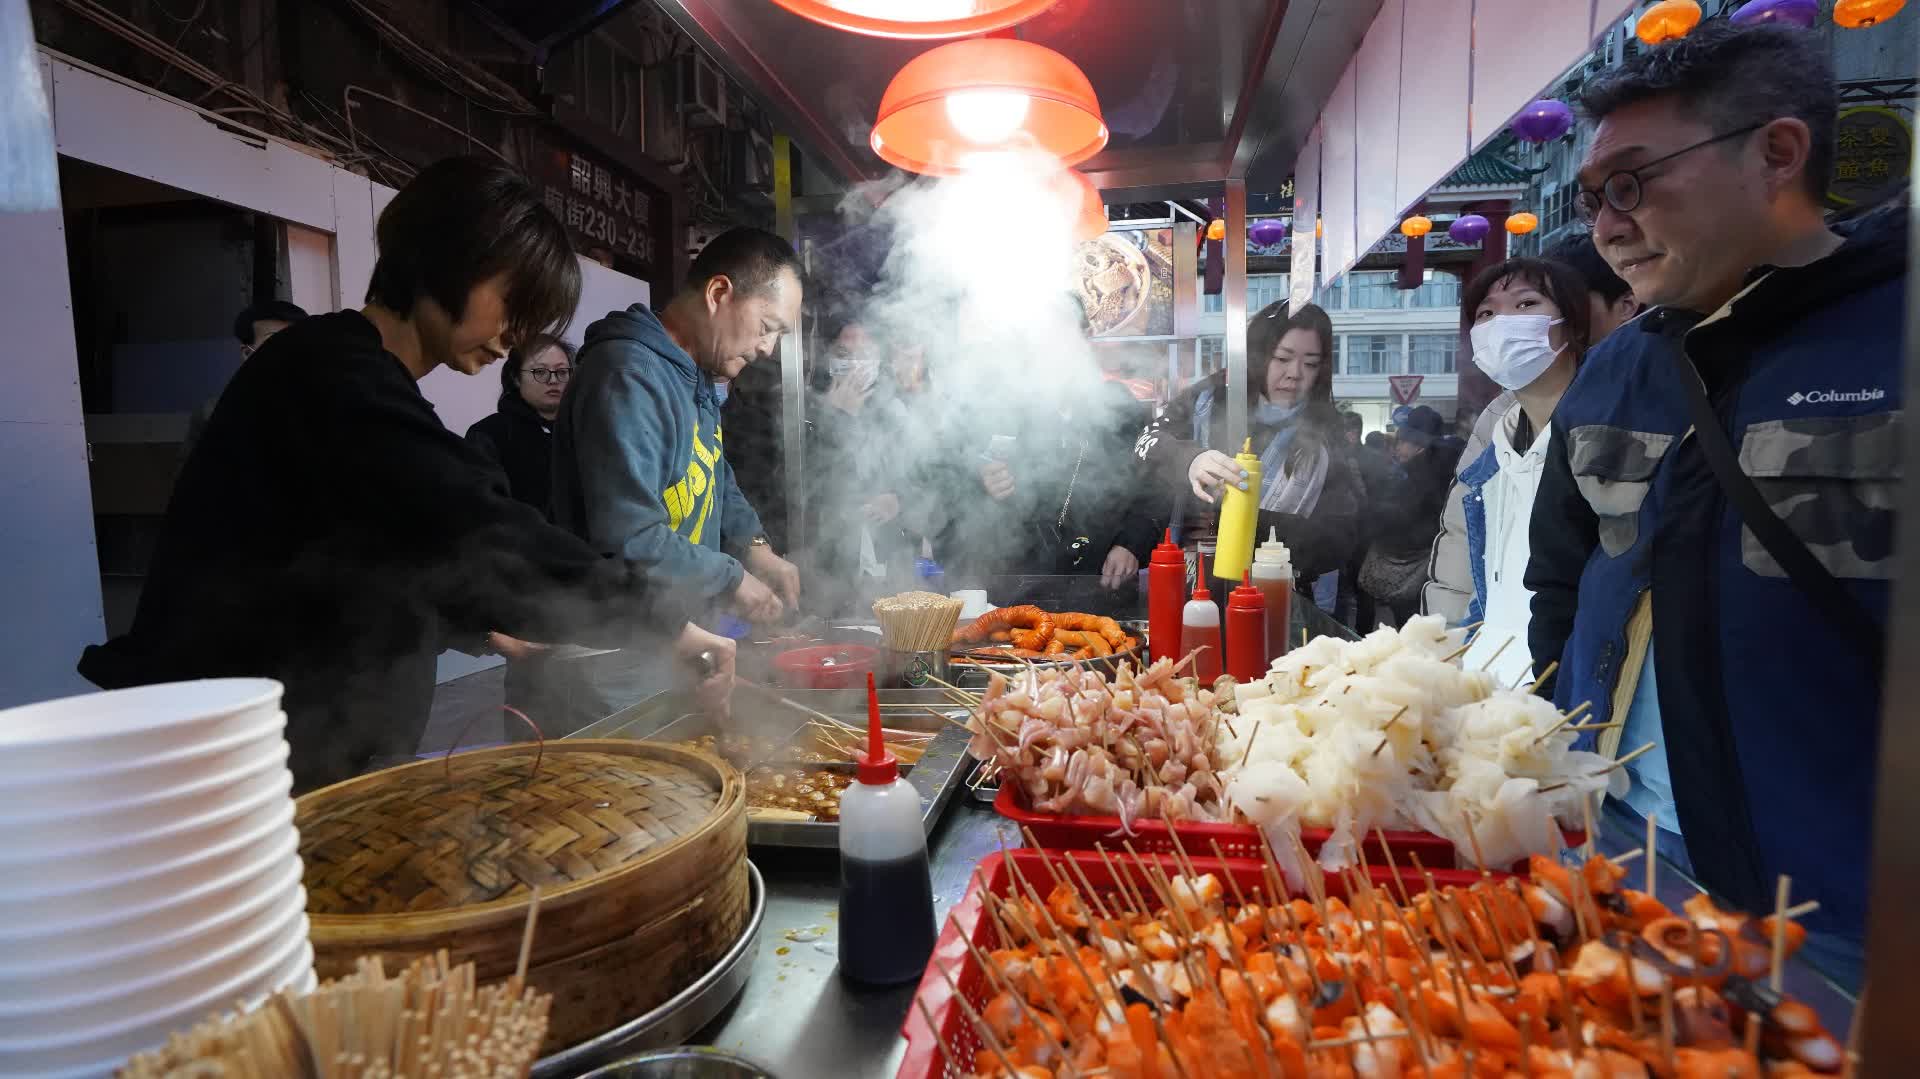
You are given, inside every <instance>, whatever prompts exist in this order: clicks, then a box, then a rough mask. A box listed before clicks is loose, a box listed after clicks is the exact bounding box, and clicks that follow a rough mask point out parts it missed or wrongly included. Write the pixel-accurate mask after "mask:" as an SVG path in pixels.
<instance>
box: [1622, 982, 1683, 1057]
mask: <svg viewBox="0 0 1920 1079" xmlns="http://www.w3.org/2000/svg"><path fill="white" fill-rule="evenodd" d="M1629 974H1631V971H1629ZM1660 1056H1661V1058H1662V1059H1664V1060H1665V1061H1666V1062H1667V1070H1668V1071H1670V1072H1671V1071H1678V1070H1679V1066H1678V1065H1677V1064H1675V1063H1674V1059H1673V979H1672V978H1667V979H1664V980H1663V981H1662V982H1661V983H1660Z"/></svg>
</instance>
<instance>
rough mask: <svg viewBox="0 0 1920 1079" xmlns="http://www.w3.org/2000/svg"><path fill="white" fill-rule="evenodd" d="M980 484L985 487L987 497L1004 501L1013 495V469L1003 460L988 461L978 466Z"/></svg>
mask: <svg viewBox="0 0 1920 1079" xmlns="http://www.w3.org/2000/svg"><path fill="white" fill-rule="evenodd" d="M980 486H982V487H985V488H986V489H987V497H988V498H991V499H993V500H994V501H995V502H1004V501H1006V500H1007V499H1009V498H1011V497H1013V470H1012V469H1010V468H1008V467H1007V463H1006V462H1005V461H989V462H988V463H986V464H984V465H981V466H980Z"/></svg>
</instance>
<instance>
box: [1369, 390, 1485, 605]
mask: <svg viewBox="0 0 1920 1079" xmlns="http://www.w3.org/2000/svg"><path fill="white" fill-rule="evenodd" d="M1446 426H1447V424H1446V421H1445V420H1443V419H1441V418H1440V414H1439V413H1438V412H1435V411H1434V410H1433V409H1431V408H1428V407H1427V406H1426V405H1420V406H1418V407H1416V408H1414V410H1413V413H1412V415H1410V416H1408V417H1407V422H1405V423H1403V424H1401V425H1400V429H1399V430H1398V431H1397V432H1395V434H1394V443H1393V459H1394V462H1395V463H1396V464H1397V465H1398V466H1399V468H1398V470H1397V471H1396V472H1395V473H1394V474H1393V478H1392V479H1391V480H1390V481H1388V482H1386V483H1384V484H1382V485H1380V489H1378V490H1370V491H1369V492H1368V496H1369V501H1368V506H1367V510H1368V517H1369V519H1370V523H1371V526H1372V527H1371V528H1370V530H1369V532H1370V535H1371V536H1372V539H1373V546H1372V548H1371V549H1370V550H1368V552H1367V558H1366V561H1365V562H1364V563H1362V564H1361V567H1360V587H1361V589H1362V590H1363V591H1365V592H1366V593H1367V594H1368V595H1370V596H1372V597H1373V599H1374V602H1376V603H1380V604H1385V605H1386V606H1387V607H1388V608H1389V609H1390V610H1391V611H1392V612H1393V618H1394V624H1395V625H1406V623H1407V619H1409V618H1412V617H1413V616H1414V615H1415V614H1416V613H1418V612H1419V610H1420V591H1421V589H1422V588H1423V587H1425V586H1426V583H1427V579H1428V577H1427V563H1428V555H1429V554H1430V553H1431V552H1432V549H1433V538H1434V537H1435V536H1437V535H1439V533H1440V515H1441V513H1442V512H1443V511H1444V510H1445V509H1446V504H1447V491H1448V490H1449V489H1451V488H1452V486H1453V473H1454V469H1455V467H1456V466H1458V465H1459V463H1460V452H1461V450H1463V449H1464V448H1465V443H1463V442H1461V441H1460V440H1459V439H1456V438H1449V437H1447V435H1446Z"/></svg>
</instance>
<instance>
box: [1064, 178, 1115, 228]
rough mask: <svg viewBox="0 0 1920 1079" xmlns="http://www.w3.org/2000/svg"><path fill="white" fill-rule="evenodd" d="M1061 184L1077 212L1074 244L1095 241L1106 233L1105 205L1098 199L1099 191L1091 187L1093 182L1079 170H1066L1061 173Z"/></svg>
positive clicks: (1074, 225) (1074, 226)
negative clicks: (1076, 207) (1076, 206)
mask: <svg viewBox="0 0 1920 1079" xmlns="http://www.w3.org/2000/svg"><path fill="white" fill-rule="evenodd" d="M1061 184H1062V186H1063V187H1064V188H1065V190H1066V192H1067V197H1068V198H1071V199H1073V200H1075V202H1076V204H1077V205H1078V206H1079V212H1078V214H1077V215H1076V216H1075V217H1074V219H1073V239H1074V242H1075V243H1086V242H1087V241H1088V240H1097V239H1099V238H1100V236H1101V235H1102V234H1104V233H1105V232H1106V231H1107V204H1106V203H1105V202H1102V201H1101V199H1100V189H1099V188H1097V187H1095V186H1093V180H1092V178H1091V177H1089V176H1088V175H1087V174H1086V173H1084V172H1081V171H1080V170H1079V169H1066V170H1064V172H1063V173H1062V178H1061Z"/></svg>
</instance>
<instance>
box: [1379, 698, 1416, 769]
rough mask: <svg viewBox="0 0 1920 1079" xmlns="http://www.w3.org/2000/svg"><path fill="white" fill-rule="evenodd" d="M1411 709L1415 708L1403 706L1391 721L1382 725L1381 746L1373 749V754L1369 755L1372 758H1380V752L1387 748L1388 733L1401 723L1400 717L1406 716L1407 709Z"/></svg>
mask: <svg viewBox="0 0 1920 1079" xmlns="http://www.w3.org/2000/svg"><path fill="white" fill-rule="evenodd" d="M1411 707H1413V706H1412V705H1410V704H1403V705H1401V706H1400V710H1399V711H1398V712H1395V713H1394V714H1393V718H1392V719H1389V720H1387V721H1386V722H1385V723H1383V724H1381V725H1380V744H1379V745H1377V746H1374V747H1373V752H1372V753H1371V754H1369V755H1370V756H1374V757H1378V756H1379V755H1380V751H1381V750H1383V749H1385V748H1387V738H1388V735H1387V732H1388V731H1390V730H1392V729H1393V725H1394V724H1395V723H1398V722H1400V717H1401V716H1404V715H1406V714H1407V709H1409V708H1411Z"/></svg>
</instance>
